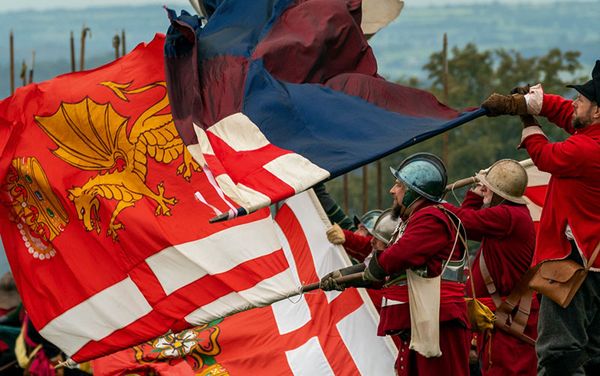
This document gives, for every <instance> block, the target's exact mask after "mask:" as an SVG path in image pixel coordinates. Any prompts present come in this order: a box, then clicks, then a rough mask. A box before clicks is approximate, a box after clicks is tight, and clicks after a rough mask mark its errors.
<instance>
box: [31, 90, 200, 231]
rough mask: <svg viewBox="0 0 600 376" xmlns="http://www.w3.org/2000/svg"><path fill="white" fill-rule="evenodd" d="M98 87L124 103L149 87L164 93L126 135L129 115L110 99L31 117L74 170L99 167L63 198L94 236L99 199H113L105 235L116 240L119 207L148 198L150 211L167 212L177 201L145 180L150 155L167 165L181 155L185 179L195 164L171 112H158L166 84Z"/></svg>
mask: <svg viewBox="0 0 600 376" xmlns="http://www.w3.org/2000/svg"><path fill="white" fill-rule="evenodd" d="M101 85H103V86H106V87H107V88H109V89H110V90H112V91H113V92H114V93H115V95H116V96H117V97H118V98H119V99H121V100H123V101H129V96H131V95H134V94H140V93H143V92H145V91H148V90H151V89H154V88H162V89H163V90H164V96H163V97H162V98H161V99H160V100H159V101H158V102H157V103H155V104H154V105H152V106H150V108H148V109H146V110H145V111H144V112H143V113H142V114H141V115H140V116H139V117H138V118H137V119H136V120H135V122H134V123H133V125H132V126H131V131H130V132H129V134H128V133H127V129H128V124H129V120H130V119H129V118H127V117H124V116H121V115H120V114H119V113H117V112H116V111H115V109H114V108H113V106H112V105H111V104H110V103H104V104H100V103H97V102H95V101H93V100H92V99H91V98H89V97H86V98H84V99H83V100H82V101H81V102H78V103H64V102H63V103H61V105H60V107H59V108H58V110H57V111H56V112H55V113H54V114H52V115H50V116H36V117H35V120H36V122H37V124H38V125H39V126H40V127H41V128H42V129H43V130H44V132H46V134H47V135H48V136H49V137H50V138H51V139H52V140H53V141H54V142H55V143H56V144H57V145H58V148H57V149H55V150H53V153H54V155H56V156H57V157H59V158H60V159H62V160H63V161H65V162H67V163H69V164H70V165H72V166H75V167H77V168H80V169H83V170H89V171H99V174H98V175H96V176H93V177H92V178H90V179H89V180H88V181H87V182H86V183H85V184H84V185H82V186H81V187H74V188H72V189H69V190H68V198H69V200H71V201H73V203H74V204H75V207H76V210H77V214H78V216H79V220H81V221H83V224H84V226H85V229H86V230H87V231H93V230H95V231H96V233H98V234H99V233H100V227H101V226H100V219H99V218H100V217H99V215H98V211H99V207H100V201H99V200H100V198H104V199H106V200H116V201H117V205H116V207H115V208H114V210H113V212H112V216H111V218H110V223H109V224H108V230H107V232H106V235H107V236H110V237H112V238H113V240H115V241H117V240H118V234H117V231H119V230H123V229H124V228H125V226H124V225H123V223H121V222H120V221H118V220H117V216H118V215H119V213H121V211H123V210H124V209H126V208H128V207H132V206H135V203H136V202H137V201H139V200H141V199H142V198H143V197H147V198H149V199H151V200H153V201H154V202H155V203H156V210H155V212H154V214H155V215H157V216H158V215H166V216H168V215H171V209H170V207H172V206H174V205H175V204H176V203H177V199H176V198H175V197H167V196H165V187H164V185H163V183H160V184H158V186H157V187H156V191H154V190H152V189H151V188H150V187H148V185H147V184H146V175H147V172H148V158H149V157H150V158H153V159H154V160H155V161H157V162H159V163H164V164H170V163H171V162H173V161H174V160H175V159H177V158H179V156H181V155H183V162H182V163H181V165H180V166H178V168H177V174H178V175H182V176H183V178H184V179H186V180H188V181H189V180H190V178H191V176H192V173H193V171H199V170H200V166H199V165H198V164H197V163H196V162H195V161H194V160H193V158H192V156H191V155H190V154H189V152H188V150H187V148H186V147H185V145H184V144H183V141H182V140H181V138H180V137H179V135H178V133H177V129H175V124H174V122H173V118H172V117H171V114H170V113H164V114H161V111H164V109H165V108H166V107H167V106H168V104H169V101H168V98H167V93H166V84H165V82H156V83H152V84H149V85H145V86H142V87H140V88H137V89H130V86H131V83H125V84H119V83H115V82H102V83H101Z"/></svg>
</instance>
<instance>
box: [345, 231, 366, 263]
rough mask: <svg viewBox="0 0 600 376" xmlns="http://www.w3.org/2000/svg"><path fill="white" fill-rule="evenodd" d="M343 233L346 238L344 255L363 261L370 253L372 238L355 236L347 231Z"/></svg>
mask: <svg viewBox="0 0 600 376" xmlns="http://www.w3.org/2000/svg"><path fill="white" fill-rule="evenodd" d="M343 231H344V236H345V237H346V241H345V242H344V249H345V250H346V253H348V255H350V256H352V257H354V258H355V259H357V260H359V261H363V260H364V259H365V257H367V256H368V255H369V254H370V253H371V249H372V247H371V238H372V236H362V235H357V234H355V233H353V232H352V231H348V230H343Z"/></svg>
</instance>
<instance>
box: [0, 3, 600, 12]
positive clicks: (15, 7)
mask: <svg viewBox="0 0 600 376" xmlns="http://www.w3.org/2000/svg"><path fill="white" fill-rule="evenodd" d="M554 1H555V0H405V1H404V2H405V5H406V6H429V5H450V4H455V5H456V4H473V3H494V2H502V3H544V2H546V3H552V2H554ZM589 1H592V2H600V0H589ZM0 4H2V5H1V6H0V13H2V12H11V11H20V10H30V9H35V10H47V9H60V8H69V9H81V8H89V7H102V6H114V5H124V4H126V5H129V6H133V5H145V4H160V5H167V6H175V5H182V4H184V5H187V4H189V1H187V0H126V1H124V0H88V1H81V0H16V1H11V0H1V2H0Z"/></svg>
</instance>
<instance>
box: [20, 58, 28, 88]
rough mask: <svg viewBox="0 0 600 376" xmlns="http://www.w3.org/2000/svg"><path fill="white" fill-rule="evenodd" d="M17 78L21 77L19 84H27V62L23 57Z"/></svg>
mask: <svg viewBox="0 0 600 376" xmlns="http://www.w3.org/2000/svg"><path fill="white" fill-rule="evenodd" d="M19 78H20V79H21V86H25V85H27V63H26V62H25V59H23V62H22V63H21V73H20V74H19Z"/></svg>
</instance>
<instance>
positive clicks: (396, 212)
mask: <svg viewBox="0 0 600 376" xmlns="http://www.w3.org/2000/svg"><path fill="white" fill-rule="evenodd" d="M401 214H402V206H401V205H398V204H396V203H395V202H394V205H393V206H392V215H391V216H392V219H393V220H394V221H397V220H398V219H399V218H400V215H401Z"/></svg>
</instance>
